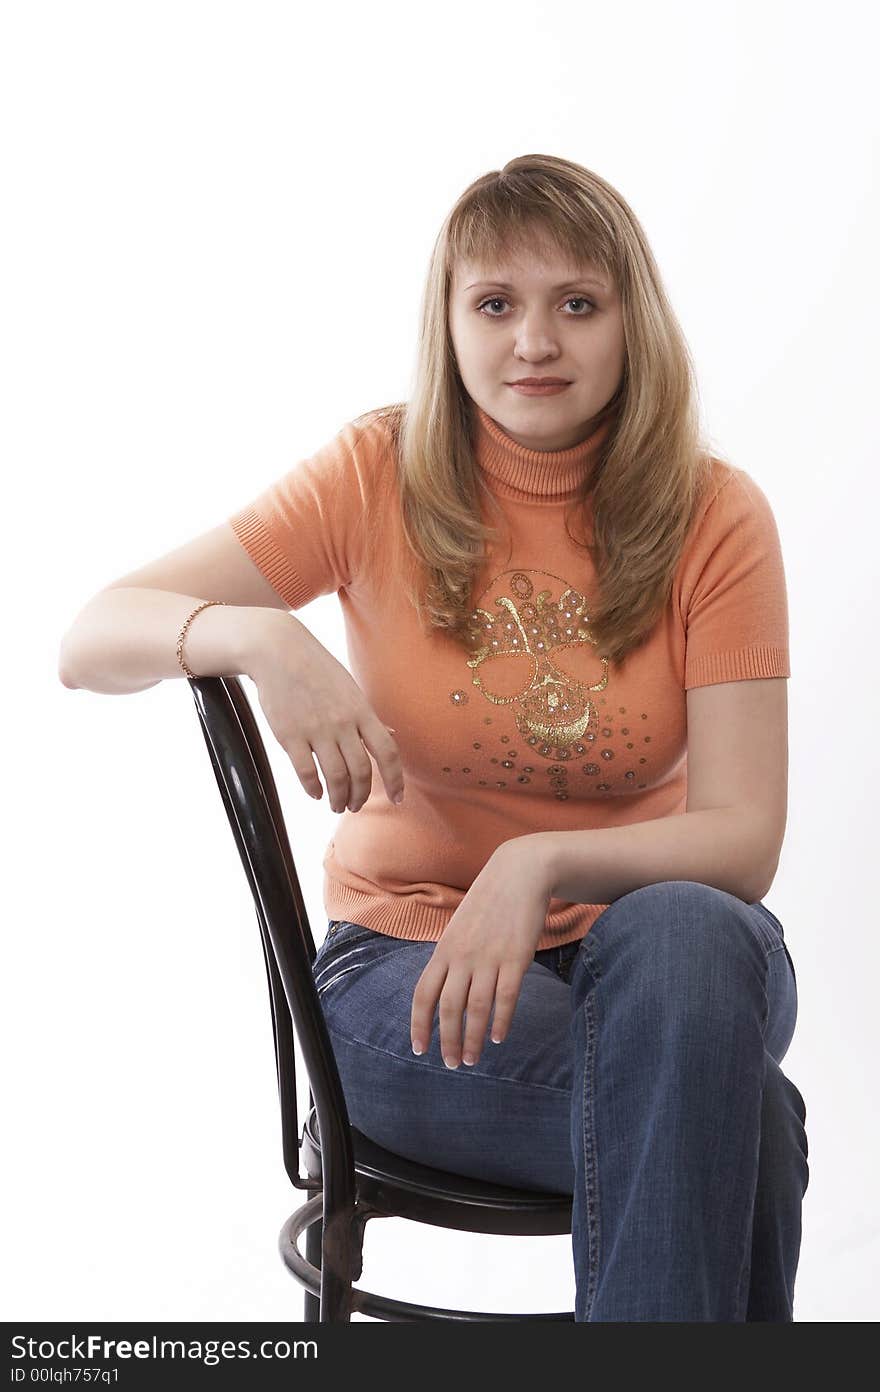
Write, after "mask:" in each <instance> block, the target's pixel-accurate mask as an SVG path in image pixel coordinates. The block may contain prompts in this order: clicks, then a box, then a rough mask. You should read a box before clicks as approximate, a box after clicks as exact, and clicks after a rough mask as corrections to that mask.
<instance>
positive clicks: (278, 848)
mask: <svg viewBox="0 0 880 1392" xmlns="http://www.w3.org/2000/svg"><path fill="white" fill-rule="evenodd" d="M187 680H188V681H189V685H190V687H191V688H192V693H193V697H194V699H195V704H196V710H197V712H198V716H199V720H200V722H201V727H202V732H203V734H204V737H205V743H206V744H207V746H208V752H209V754H210V756H211V763H212V765H213V768H214V773H215V775H216V778H217V784H218V787H219V789H220V793H221V796H222V798H223V804H224V806H225V808H226V812H227V815H228V818H229V824H230V826H231V828H232V833H233V836H234V838H235V842H236V845H237V847H238V851H239V855H240V856H241V861H242V864H243V866H244V869H245V873H246V875H247V879H248V884H249V885H250V888H251V893H252V894H253V898H254V904H255V907H256V911H257V921H258V923H259V926H260V937H261V940H262V944H263V955H264V958H265V962H266V971H267V975H268V983H269V997H270V1002H271V1007H272V1027H273V1035H274V1043H275V1065H276V1074H277V1080H278V1094H279V1100H280V1104H281V1138H282V1148H283V1156H284V1167H285V1169H286V1171H287V1174H288V1177H289V1179H290V1182H291V1184H293V1186H294V1187H295V1188H297V1189H302V1190H305V1191H307V1193H308V1194H309V1198H308V1200H307V1201H306V1202H305V1203H304V1204H302V1205H301V1206H300V1207H299V1208H297V1209H296V1210H295V1211H294V1212H293V1213H292V1214H291V1215H290V1217H289V1218H288V1219H287V1221H286V1222H285V1223H284V1226H283V1227H282V1229H281V1233H280V1235H279V1247H280V1251H281V1256H282V1258H283V1260H284V1263H285V1265H286V1266H287V1268H288V1270H289V1271H290V1272H291V1273H292V1275H293V1276H294V1278H295V1279H296V1280H297V1281H298V1282H299V1283H300V1285H302V1286H304V1287H305V1313H304V1319H305V1321H306V1322H308V1323H317V1322H320V1323H329V1322H348V1321H350V1319H351V1315H352V1312H353V1311H358V1312H360V1313H361V1314H363V1315H366V1316H368V1317H372V1318H373V1319H379V1320H473V1321H497V1320H573V1319H574V1314H573V1312H570V1311H565V1312H560V1313H554V1314H543V1313H542V1314H490V1313H487V1312H483V1311H474V1310H456V1309H446V1308H443V1307H437V1306H431V1305H419V1304H415V1303H410V1302H408V1301H404V1300H393V1299H391V1298H390V1297H387V1296H381V1295H374V1294H373V1293H372V1292H370V1291H367V1290H362V1289H361V1288H359V1287H357V1286H355V1285H354V1284H353V1282H354V1281H355V1280H356V1279H358V1278H359V1277H360V1275H361V1270H362V1256H363V1239H364V1229H365V1227H366V1224H367V1223H368V1222H369V1220H370V1219H371V1218H392V1217H396V1218H408V1219H410V1220H412V1221H414V1222H417V1223H427V1224H431V1225H433V1226H436V1227H443V1228H455V1229H458V1230H459V1231H462V1232H474V1233H506V1234H512V1235H517V1236H526V1235H529V1236H544V1235H548V1234H558V1233H570V1232H571V1197H570V1196H567V1195H564V1194H553V1193H542V1192H538V1191H534V1190H519V1189H513V1188H507V1187H506V1186H503V1185H497V1184H489V1183H484V1182H482V1181H480V1180H476V1179H469V1178H465V1177H463V1176H461V1175H456V1174H449V1173H446V1172H445V1171H443V1170H436V1169H432V1168H430V1167H429V1166H426V1165H420V1164H415V1163H413V1162H412V1161H410V1160H407V1159H404V1158H403V1157H401V1156H399V1155H396V1154H394V1153H392V1152H391V1151H388V1150H385V1149H383V1148H382V1147H381V1146H379V1145H376V1144H375V1143H374V1142H373V1141H371V1140H370V1139H369V1138H368V1137H367V1136H365V1135H363V1133H362V1132H360V1131H359V1130H357V1128H355V1127H354V1126H352V1124H351V1122H350V1121H349V1116H348V1108H347V1106H346V1101H345V1096H344V1094H343V1090H342V1083H341V1081H340V1077H339V1072H338V1070H337V1066H336V1059H335V1056H334V1053H333V1046H332V1043H331V1040H330V1036H329V1033H328V1030H327V1025H326V1021H325V1019H324V1016H323V1012H322V1007H321V1003H320V1001H319V999H318V993H317V989H316V986H315V981H314V977H313V974H312V964H313V963H314V960H315V955H316V948H315V942H314V939H313V937H312V932H311V927H310V924H309V919H308V914H307V913H306V908H305V904H304V902H303V897H302V893H301V890H300V885H299V879H298V877H297V873H296V869H295V866H294V862H293V856H292V854H291V850H290V844H289V842H288V838H287V831H286V828H285V823H284V818H283V816H282V812H281V805H280V803H279V800H278V793H277V790H276V787H275V780H274V778H273V776H272V771H271V768H270V765H269V760H268V758H267V756H266V750H265V747H264V744H263V740H262V738H261V736H260V732H259V728H258V726H257V722H256V720H255V717H254V713H253V710H252V709H251V706H250V704H249V702H248V699H247V696H246V695H245V692H244V689H243V687H242V684H241V682H240V680H239V679H238V677H234V676H229V677H196V678H194V679H193V678H187ZM294 1031H295V1034H296V1039H297V1040H298V1042H299V1045H300V1049H301V1051H302V1056H303V1060H304V1064H305V1069H306V1074H307V1076H308V1080H309V1112H308V1115H307V1117H306V1119H305V1122H304V1124H303V1130H302V1135H301V1136H300V1134H299V1121H298V1117H297V1097H296V1059H295V1050H294ZM535 1144H536V1145H540V1144H541V1138H540V1136H537V1135H536V1137H535ZM300 1156H302V1163H303V1164H304V1167H305V1174H304V1175H302V1174H301V1173H300ZM302 1232H305V1234H306V1244H305V1245H306V1251H305V1256H303V1254H302V1253H301V1252H300V1250H299V1247H298V1245H297V1239H298V1237H299V1235H300V1233H302Z"/></svg>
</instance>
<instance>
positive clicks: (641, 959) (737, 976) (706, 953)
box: [572, 880, 766, 1020]
mask: <svg viewBox="0 0 880 1392" xmlns="http://www.w3.org/2000/svg"><path fill="white" fill-rule="evenodd" d="M749 912H750V910H749V907H748V905H747V904H745V903H744V902H743V901H742V900H741V899H737V898H736V896H735V895H732V894H727V893H726V892H725V891H724V890H721V889H716V888H714V887H713V886H712V885H704V884H700V883H699V882H698V881H695V880H663V881H661V882H659V883H657V884H651V885H644V886H643V887H642V888H640V889H636V890H633V891H632V892H631V893H630V894H624V895H622V896H621V898H619V899H616V900H615V901H614V903H613V904H610V905H609V907H608V908H607V909H606V910H605V912H604V913H602V914H601V915H600V916H599V918H597V919H596V922H595V923H594V924H593V926H592V928H591V929H590V930H589V932H588V933H587V934H586V936H585V938H584V941H583V943H582V944H581V947H580V950H579V953H578V959H577V962H576V965H577V966H579V967H581V968H583V970H581V971H579V972H578V973H577V974H576V973H575V971H573V972H572V986H573V988H574V987H575V986H578V987H579V988H580V989H582V990H585V989H588V987H589V979H588V978H590V977H591V978H592V979H593V981H594V982H596V981H598V980H601V979H606V980H607V981H608V982H609V983H611V982H612V981H613V983H614V986H615V993H616V991H617V990H618V989H620V990H625V991H626V993H627V994H628V995H629V997H630V999H631V1000H636V999H637V1001H638V1004H639V1006H640V1007H641V1008H642V1009H646V1008H647V1009H650V1008H652V1006H653V1007H656V1009H657V1010H667V1009H669V1008H672V1007H674V1008H675V1009H676V1010H678V1011H681V1012H686V1013H688V1014H692V1015H700V1014H701V1013H703V1014H706V1013H708V1014H709V1015H711V1016H712V1017H713V1018H715V1019H716V1020H717V1016H718V1011H719V1009H721V1008H722V1007H723V1005H724V1002H726V1001H729V1002H730V1005H731V1008H736V1004H737V1002H740V1001H742V1002H746V1001H747V1000H748V992H747V991H743V985H744V982H748V983H749V984H750V985H751V986H753V987H754V989H755V992H756V993H757V994H758V995H759V996H760V997H762V998H763V1001H764V1004H765V1005H766V995H765V977H766V959H765V956H764V954H763V953H762V952H761V950H760V946H759V943H758V942H757V940H756V939H755V936H754V933H753V931H752V929H751V927H750V925H749V923H748V918H747V915H748V914H749Z"/></svg>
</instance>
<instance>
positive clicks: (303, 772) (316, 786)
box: [285, 739, 324, 798]
mask: <svg viewBox="0 0 880 1392" xmlns="http://www.w3.org/2000/svg"><path fill="white" fill-rule="evenodd" d="M285 749H286V750H287V753H288V755H289V757H290V762H291V763H292V764H293V767H294V771H295V773H296V776H297V778H298V779H299V781H300V783H301V784H302V785H303V787H304V788H305V790H306V792H307V793H308V795H309V797H313V798H320V797H322V796H323V793H324V789H323V788H322V787H321V780H320V778H319V777H318V774H317V771H316V769H315V756H314V754H313V753H312V750H311V748H310V746H309V745H308V744H306V742H305V740H303V739H296V740H291V741H290V742H289V743H288V744H286V745H285Z"/></svg>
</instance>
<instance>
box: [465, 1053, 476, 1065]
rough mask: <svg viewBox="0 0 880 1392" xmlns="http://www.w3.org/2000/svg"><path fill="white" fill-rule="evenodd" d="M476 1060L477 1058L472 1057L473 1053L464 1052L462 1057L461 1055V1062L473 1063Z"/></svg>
mask: <svg viewBox="0 0 880 1392" xmlns="http://www.w3.org/2000/svg"><path fill="white" fill-rule="evenodd" d="M476 1061H477V1060H476V1059H475V1058H474V1056H473V1054H465V1055H464V1057H463V1060H462V1062H463V1063H469V1064H474V1063H476Z"/></svg>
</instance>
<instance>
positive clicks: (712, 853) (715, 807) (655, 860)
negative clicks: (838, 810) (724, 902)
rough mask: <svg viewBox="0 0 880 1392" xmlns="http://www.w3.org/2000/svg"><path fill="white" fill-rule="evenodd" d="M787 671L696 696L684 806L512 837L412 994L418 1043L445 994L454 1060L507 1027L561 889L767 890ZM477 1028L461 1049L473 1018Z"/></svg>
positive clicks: (780, 783)
mask: <svg viewBox="0 0 880 1392" xmlns="http://www.w3.org/2000/svg"><path fill="white" fill-rule="evenodd" d="M785 683H786V678H785V677H770V678H767V677H763V678H759V679H756V680H749V681H735V682H720V683H713V684H712V685H710V686H705V687H693V688H691V690H689V691H688V693H687V712H688V794H687V810H686V811H685V812H684V813H683V814H682V815H680V816H675V817H659V818H655V819H654V820H652V821H649V822H636V823H635V824H631V825H629V826H622V827H602V828H600V829H598V830H596V831H539V832H532V833H529V834H527V835H525V836H514V837H512V838H511V839H510V840H509V841H503V842H502V843H501V845H500V846H499V847H498V848H497V850H495V851H494V852H493V854H492V855H491V856H490V857H489V860H488V861H487V863H486V865H485V866H484V867H483V869H482V870H481V871H480V873H479V875H477V877H476V879H475V880H474V882H473V884H472V885H471V887H470V889H469V890H468V891H467V893H466V894H465V896H464V898H463V900H462V902H461V904H460V905H459V907H458V908H457V909H456V910H455V913H454V914H453V915H452V917H451V918H450V920H449V922H448V923H447V925H446V927H445V929H444V931H443V935H442V937H441V938H440V941H439V942H438V944H437V946H436V948H435V949H434V953H433V955H432V956H431V958H430V960H429V962H428V965H427V966H426V967H425V969H424V971H423V972H422V975H421V976H420V977H419V980H418V983H417V985H416V989H415V992H414V994H413V1004H412V1015H411V1022H410V1030H411V1034H412V1040H413V1049H414V1050H415V1052H416V1053H421V1052H423V1050H424V1049H425V1048H426V1047H427V1041H428V1040H429V1039H430V1037H431V1029H432V1022H433V1018H434V1011H435V1008H436V1006H437V1002H438V1000H439V1003H440V1043H441V1048H442V1051H443V1056H444V1058H445V1059H446V1061H447V1064H448V1066H449V1067H450V1068H455V1067H457V1066H458V1063H459V1060H460V1059H461V1058H462V1057H463V1058H464V1061H465V1062H466V1063H473V1062H474V1061H475V1059H476V1058H477V1057H479V1054H480V1050H481V1048H482V1045H483V1041H484V1039H485V1035H486V1026H487V1023H488V1019H489V1015H490V1013H491V1011H492V1009H493V1007H494V1018H493V1025H492V1038H493V1039H497V1041H498V1042H501V1041H502V1040H503V1039H505V1038H506V1036H507V1031H508V1029H509V1027H510V1021H511V1019H512V1017H513V1011H514V1008H515V1005H516V1000H517V996H518V994H519V989H520V984H521V982H522V978H523V976H524V974H525V972H526V971H527V970H528V968H529V966H530V964H531V962H532V960H533V958H534V954H535V950H536V947H537V944H538V941H539V939H540V937H541V935H542V934H543V932H544V930H545V928H546V919H547V913H548V910H549V905H550V900H551V899H552V898H561V899H566V900H568V901H569V902H571V903H584V904H609V903H611V902H612V901H613V900H615V899H619V898H620V897H621V896H622V895H624V894H628V893H630V892H631V891H632V890H634V889H639V888H641V886H643V885H649V884H656V883H658V882H660V881H662V880H696V881H697V882H698V883H701V884H707V885H714V886H715V887H716V888H717V889H722V890H725V891H726V892H727V893H728V894H733V895H735V896H736V897H737V898H739V899H743V900H745V902H746V903H749V904H750V903H754V902H755V901H756V900H758V899H761V898H762V897H763V895H764V894H766V893H767V890H768V889H769V887H770V885H771V883H772V881H773V876H774V874H775V872H776V866H777V864H778V862H779V854H780V851H781V848H782V838H783V836H784V834H785V820H786V809H787V787H788V737H787V698H788V695H787V689H786V685H785ZM465 1014H466V1015H467V1029H466V1031H465V1037H464V1053H462V1020H463V1018H464V1016H465Z"/></svg>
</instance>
